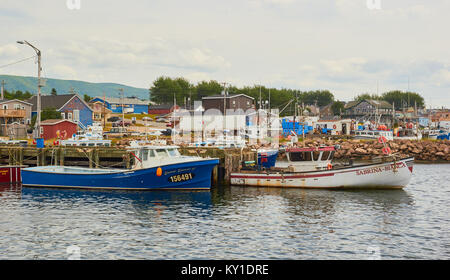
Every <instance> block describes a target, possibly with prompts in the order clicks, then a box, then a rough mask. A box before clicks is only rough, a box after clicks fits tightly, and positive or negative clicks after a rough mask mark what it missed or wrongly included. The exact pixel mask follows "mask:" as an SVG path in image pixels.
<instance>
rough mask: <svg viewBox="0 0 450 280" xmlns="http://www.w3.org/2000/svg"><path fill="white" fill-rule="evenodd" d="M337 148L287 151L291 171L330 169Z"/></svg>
mask: <svg viewBox="0 0 450 280" xmlns="http://www.w3.org/2000/svg"><path fill="white" fill-rule="evenodd" d="M335 151H336V148H335V147H316V148H289V149H286V155H287V160H288V162H289V171H292V172H301V171H312V170H323V169H330V167H331V161H332V160H333V157H334V153H335Z"/></svg>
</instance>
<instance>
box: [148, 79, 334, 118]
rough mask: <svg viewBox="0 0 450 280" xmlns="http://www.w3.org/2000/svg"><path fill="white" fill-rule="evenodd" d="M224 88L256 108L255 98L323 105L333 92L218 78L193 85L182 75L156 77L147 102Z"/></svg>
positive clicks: (188, 99)
mask: <svg viewBox="0 0 450 280" xmlns="http://www.w3.org/2000/svg"><path fill="white" fill-rule="evenodd" d="M225 88H226V92H227V94H246V95H248V96H251V97H253V98H255V101H256V103H257V104H256V105H257V108H259V100H260V97H261V101H262V103H263V104H268V103H269V102H270V107H271V108H279V109H282V108H283V107H285V106H286V105H288V103H289V102H290V101H291V100H293V99H295V98H297V100H298V102H299V104H304V105H317V106H324V105H327V104H330V103H331V102H333V101H334V95H333V94H332V93H331V92H329V91H328V90H316V91H299V90H295V89H287V88H282V89H278V88H272V87H266V86H263V85H253V86H244V87H237V86H234V85H230V84H225V85H224V84H221V83H219V82H218V81H215V80H210V81H201V82H199V83H197V84H192V83H190V82H189V81H188V80H187V79H185V78H181V77H179V78H170V77H159V78H157V79H156V80H155V81H154V82H153V84H152V86H151V88H150V96H151V101H153V102H155V103H157V104H164V103H166V104H167V103H168V104H173V103H174V102H176V103H177V104H178V105H184V104H192V103H193V101H196V100H200V101H201V100H202V98H203V97H207V96H213V95H220V94H222V92H223V91H224V89H225ZM291 103H292V104H290V106H288V107H287V110H288V111H289V109H291V110H292V109H293V106H294V104H295V102H291Z"/></svg>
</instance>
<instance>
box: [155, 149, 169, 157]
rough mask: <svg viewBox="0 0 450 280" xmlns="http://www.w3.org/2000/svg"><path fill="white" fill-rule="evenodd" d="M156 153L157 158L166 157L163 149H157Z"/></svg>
mask: <svg viewBox="0 0 450 280" xmlns="http://www.w3.org/2000/svg"><path fill="white" fill-rule="evenodd" d="M156 153H157V154H158V156H159V157H166V156H167V153H166V150H165V149H157V150H156Z"/></svg>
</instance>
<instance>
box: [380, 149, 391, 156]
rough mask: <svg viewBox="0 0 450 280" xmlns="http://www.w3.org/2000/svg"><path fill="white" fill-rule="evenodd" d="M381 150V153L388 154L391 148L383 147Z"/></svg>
mask: <svg viewBox="0 0 450 280" xmlns="http://www.w3.org/2000/svg"><path fill="white" fill-rule="evenodd" d="M381 151H382V152H383V154H385V155H389V154H390V153H391V148H389V147H384V148H383V149H382V150H381Z"/></svg>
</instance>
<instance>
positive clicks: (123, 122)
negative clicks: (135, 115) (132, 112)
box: [119, 88, 125, 132]
mask: <svg viewBox="0 0 450 280" xmlns="http://www.w3.org/2000/svg"><path fill="white" fill-rule="evenodd" d="M119 91H120V92H121V93H122V130H123V132H125V110H124V103H123V102H124V100H123V99H124V97H125V94H124V93H123V88H119Z"/></svg>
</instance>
